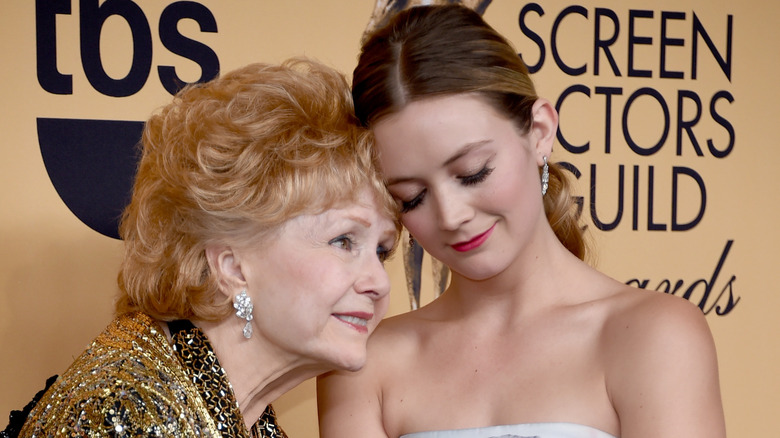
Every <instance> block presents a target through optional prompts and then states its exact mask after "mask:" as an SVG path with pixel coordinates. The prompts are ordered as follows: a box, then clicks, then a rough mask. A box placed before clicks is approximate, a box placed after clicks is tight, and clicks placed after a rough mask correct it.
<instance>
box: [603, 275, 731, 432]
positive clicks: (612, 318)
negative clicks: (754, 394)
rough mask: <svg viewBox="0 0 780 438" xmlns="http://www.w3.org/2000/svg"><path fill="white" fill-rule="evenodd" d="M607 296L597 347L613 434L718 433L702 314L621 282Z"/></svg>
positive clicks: (712, 359) (714, 380)
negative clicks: (615, 419)
mask: <svg viewBox="0 0 780 438" xmlns="http://www.w3.org/2000/svg"><path fill="white" fill-rule="evenodd" d="M611 300H613V305H612V306H611V308H610V312H609V314H608V316H607V318H606V319H605V323H604V328H603V337H602V341H603V342H602V344H603V345H602V349H603V350H602V351H603V358H604V359H603V360H604V367H605V368H604V369H605V381H606V386H607V391H608V393H609V397H610V399H611V400H612V403H613V406H614V407H615V410H616V412H617V413H618V416H619V418H620V423H621V436H631V437H645V436H647V437H649V436H686V437H699V436H702V437H703V436H707V437H719V436H724V434H725V426H724V420H723V410H722V405H721V398H720V386H719V377H718V365H717V355H716V352H715V343H714V341H713V338H712V334H711V332H710V329H709V326H708V325H707V321H706V319H705V317H704V314H703V313H702V311H701V310H700V309H699V308H698V307H697V306H695V305H694V304H692V303H690V302H688V301H687V300H685V299H683V298H680V297H676V296H673V295H668V294H664V293H662V292H656V291H646V290H641V289H634V288H630V287H628V286H626V287H625V288H624V289H623V290H620V291H619V293H617V294H615V295H614V297H613V298H611Z"/></svg>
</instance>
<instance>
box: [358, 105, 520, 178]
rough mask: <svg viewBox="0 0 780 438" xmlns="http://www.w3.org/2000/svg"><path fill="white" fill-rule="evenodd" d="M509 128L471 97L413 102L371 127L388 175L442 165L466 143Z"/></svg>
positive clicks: (498, 117) (383, 167)
mask: <svg viewBox="0 0 780 438" xmlns="http://www.w3.org/2000/svg"><path fill="white" fill-rule="evenodd" d="M507 126H510V127H511V126H512V125H511V122H510V121H509V120H508V119H506V118H505V117H502V116H501V115H499V114H498V113H497V112H496V111H495V110H494V109H493V108H492V107H491V106H490V105H489V104H487V103H486V102H485V101H484V100H483V99H482V98H480V97H478V96H476V95H474V94H461V95H452V96H441V97H429V98H425V99H421V100H418V101H414V102H411V103H409V104H408V105H407V106H405V107H404V108H403V109H402V110H400V111H398V112H396V113H394V114H391V115H389V116H387V117H385V118H383V119H381V120H380V121H379V122H378V123H376V124H375V125H374V126H373V128H372V129H373V131H374V135H375V138H376V143H377V148H378V151H379V164H380V167H381V169H382V171H383V173H384V176H385V177H387V176H388V173H396V172H397V171H401V170H404V169H405V168H406V167H407V166H409V165H414V164H417V163H426V164H428V165H430V164H432V163H437V164H438V163H443V162H444V161H446V159H447V158H448V156H449V155H451V154H453V153H455V151H457V150H459V149H461V148H463V147H464V146H466V145H469V144H477V143H485V142H487V141H489V140H490V139H491V138H493V137H494V136H495V135H496V133H497V132H498V131H500V130H501V129H506V127H507Z"/></svg>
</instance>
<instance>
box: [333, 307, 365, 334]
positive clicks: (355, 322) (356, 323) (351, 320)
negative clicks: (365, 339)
mask: <svg viewBox="0 0 780 438" xmlns="http://www.w3.org/2000/svg"><path fill="white" fill-rule="evenodd" d="M333 316H334V317H336V319H338V320H339V321H341V322H343V323H344V324H346V325H348V326H350V327H352V328H353V329H355V330H357V331H358V332H360V333H368V321H370V320H371V318H373V317H374V315H373V314H371V313H366V312H352V313H334V314H333Z"/></svg>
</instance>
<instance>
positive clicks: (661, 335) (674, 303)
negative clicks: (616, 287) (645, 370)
mask: <svg viewBox="0 0 780 438" xmlns="http://www.w3.org/2000/svg"><path fill="white" fill-rule="evenodd" d="M612 300H613V302H614V303H613V305H612V306H611V308H610V312H609V313H608V315H607V317H606V320H605V324H604V335H605V340H607V341H608V344H607V346H606V347H607V348H609V347H610V346H614V347H615V348H616V349H617V351H614V353H617V354H619V353H620V351H626V348H627V347H629V346H635V347H641V348H643V349H647V348H657V349H659V350H660V351H654V352H655V353H662V352H663V350H666V349H672V348H674V347H675V345H676V344H677V345H679V344H686V345H688V346H689V347H690V346H691V345H700V346H701V345H710V344H711V343H712V335H711V334H710V329H709V326H708V325H707V321H706V319H705V318H704V314H703V313H702V311H701V310H700V309H699V308H698V307H697V306H696V305H694V304H693V303H691V302H689V301H687V300H685V299H683V298H680V297H677V296H674V295H669V294H665V293H662V292H657V291H651V290H644V289H636V288H632V287H629V286H624V287H623V288H622V289H621V290H620V291H619V292H618V293H617V294H615V296H614V297H613V298H612Z"/></svg>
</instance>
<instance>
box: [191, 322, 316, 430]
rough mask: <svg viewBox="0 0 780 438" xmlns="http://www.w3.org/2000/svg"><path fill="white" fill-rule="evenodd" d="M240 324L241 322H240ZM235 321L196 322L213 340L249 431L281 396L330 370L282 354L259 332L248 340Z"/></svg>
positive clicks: (287, 354) (211, 340)
mask: <svg viewBox="0 0 780 438" xmlns="http://www.w3.org/2000/svg"><path fill="white" fill-rule="evenodd" d="M236 321H238V320H237V319H236ZM236 321H233V318H227V319H225V320H222V321H218V322H207V321H197V322H194V324H195V325H197V326H198V327H199V328H200V329H201V330H202V331H203V332H204V333H205V334H206V336H207V337H208V338H209V341H210V342H211V344H212V345H213V347H214V353H215V354H216V355H217V358H218V359H219V362H220V364H221V365H222V368H223V369H224V370H225V375H226V376H227V379H228V381H229V382H230V384H231V386H232V387H233V393H234V395H235V397H236V402H237V403H238V406H239V410H240V411H241V415H242V416H243V417H244V423H245V424H246V426H247V429H251V427H252V425H253V424H254V423H255V422H256V421H257V419H258V418H260V416H261V415H262V414H263V411H264V410H265V408H266V407H267V406H268V405H269V404H271V403H272V402H273V401H274V400H276V399H277V398H278V397H279V396H281V395H282V394H284V393H285V392H287V391H289V390H291V389H292V388H294V387H296V386H298V384H300V383H301V382H303V381H304V380H307V379H309V378H312V377H315V376H317V375H318V374H321V373H323V372H325V371H327V370H326V369H322V368H321V367H318V366H317V365H316V364H314V363H312V362H310V361H306V360H304V359H303V358H300V357H294V356H293V355H291V354H289V353H287V352H284V351H281V350H280V349H279V348H276V347H274V346H273V345H272V344H271V343H269V342H267V341H266V340H264V339H262V338H261V337H260V336H259V334H258V333H257V332H255V334H254V335H252V338H251V339H245V338H244V337H243V335H242V332H241V327H243V324H236Z"/></svg>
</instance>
